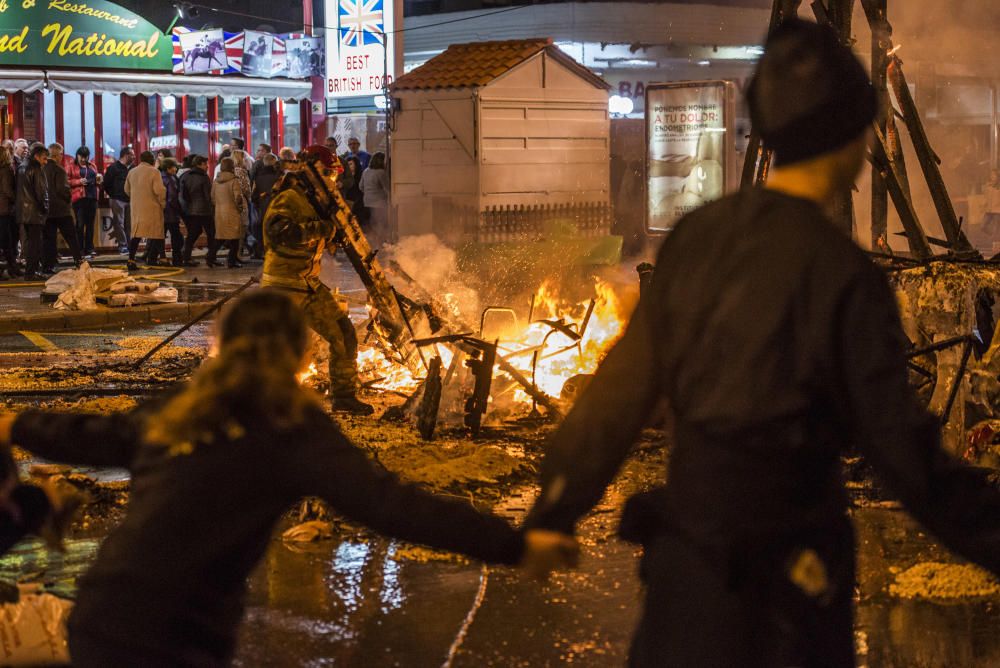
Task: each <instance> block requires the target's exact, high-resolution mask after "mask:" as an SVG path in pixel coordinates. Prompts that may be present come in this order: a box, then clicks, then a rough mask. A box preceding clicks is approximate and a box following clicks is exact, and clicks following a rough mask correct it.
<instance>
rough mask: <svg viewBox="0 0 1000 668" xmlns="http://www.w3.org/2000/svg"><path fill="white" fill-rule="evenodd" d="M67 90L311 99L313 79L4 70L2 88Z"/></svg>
mask: <svg viewBox="0 0 1000 668" xmlns="http://www.w3.org/2000/svg"><path fill="white" fill-rule="evenodd" d="M46 76H47V77H48V86H49V89H50V90H57V91H62V92H64V93H85V92H91V93H109V94H121V95H192V96H195V97H217V96H223V97H258V98H260V97H263V98H274V99H281V100H308V99H309V97H310V94H311V92H312V83H311V82H310V81H309V80H304V81H300V80H296V79H251V78H248V77H239V76H229V77H224V76H217V77H212V76H185V75H182V74H148V73H143V72H89V71H88V72H85V71H80V70H48V71H47V72H46V71H42V70H0V90H5V91H7V92H16V91H24V92H26V93H32V92H35V91H37V90H41V89H42V88H44V86H45V81H46Z"/></svg>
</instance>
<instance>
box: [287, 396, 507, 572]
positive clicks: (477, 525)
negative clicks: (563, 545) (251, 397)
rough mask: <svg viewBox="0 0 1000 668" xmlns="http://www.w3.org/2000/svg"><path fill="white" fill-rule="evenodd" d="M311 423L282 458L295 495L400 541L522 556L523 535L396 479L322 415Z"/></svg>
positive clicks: (499, 557)
mask: <svg viewBox="0 0 1000 668" xmlns="http://www.w3.org/2000/svg"><path fill="white" fill-rule="evenodd" d="M314 422H315V424H314V425H311V431H312V433H313V434H314V438H313V439H311V442H309V443H306V444H303V447H299V448H296V449H295V453H296V454H294V455H293V456H292V458H290V461H287V465H288V466H289V467H290V468H289V469H288V474H287V479H288V480H289V481H291V484H292V490H291V491H292V494H293V495H294V496H319V497H321V498H323V499H325V500H327V501H328V502H329V503H330V504H331V505H332V506H333V507H334V508H335V509H336V510H337V511H338V512H340V513H342V514H344V515H345V516H347V517H349V518H350V519H352V520H355V521H357V522H361V523H363V524H365V525H367V526H369V527H371V528H372V529H375V530H376V531H378V532H380V533H384V534H387V535H390V536H393V537H395V538H400V539H402V540H407V541H412V542H415V543H423V544H425V545H430V546H432V547H436V548H441V549H445V550H451V551H454V552H460V553H463V554H467V555H469V556H471V557H475V558H477V559H482V560H483V561H487V562H492V563H503V564H516V563H518V562H519V561H520V560H521V556H522V552H523V551H524V539H523V538H522V535H521V533H520V532H519V531H517V530H515V529H514V528H513V527H511V526H510V525H509V524H508V523H507V522H505V521H504V520H502V519H500V518H499V517H496V516H494V515H490V514H487V513H481V512H479V511H477V510H476V509H475V508H473V507H472V506H471V505H470V504H469V503H466V502H464V501H455V500H451V499H445V498H442V497H440V496H435V495H433V494H430V493H429V492H426V491H424V490H422V489H420V488H419V487H417V486H415V485H411V484H406V483H403V482H401V481H400V480H399V479H398V478H396V476H394V475H393V474H391V473H389V472H388V471H386V470H385V469H383V468H382V467H380V466H379V465H378V464H376V463H374V462H372V461H371V460H369V459H368V457H367V456H365V454H364V453H363V452H362V451H361V450H359V449H358V448H357V447H355V446H354V445H353V444H351V443H350V442H349V441H348V440H347V438H346V437H345V436H344V435H343V434H342V433H341V432H340V430H339V429H337V427H336V425H334V424H333V422H332V421H331V420H330V419H329V418H327V417H326V416H325V415H321V416H317V419H316V420H315V421H314Z"/></svg>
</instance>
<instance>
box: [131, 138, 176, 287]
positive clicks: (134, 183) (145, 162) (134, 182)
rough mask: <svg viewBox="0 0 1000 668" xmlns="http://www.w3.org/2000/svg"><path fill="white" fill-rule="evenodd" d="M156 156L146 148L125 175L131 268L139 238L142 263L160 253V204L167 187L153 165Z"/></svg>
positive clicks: (153, 262)
mask: <svg viewBox="0 0 1000 668" xmlns="http://www.w3.org/2000/svg"><path fill="white" fill-rule="evenodd" d="M155 162H156V158H155V157H154V156H153V154H152V153H151V152H149V151H143V152H142V154H141V155H140V156H139V164H138V165H136V166H135V168H134V169H132V170H130V171H129V173H128V176H127V177H126V178H125V194H126V195H128V197H129V203H130V208H131V213H132V238H131V239H130V240H129V244H128V268H129V270H135V269H136V268H137V267H136V264H135V254H136V252H137V251H138V250H139V242H140V241H141V240H143V239H145V240H146V264H148V265H150V266H152V265H156V264H157V263H158V262H159V259H160V258H161V257H163V250H164V249H163V247H164V242H163V238H164V233H163V229H164V228H163V207H165V206H166V205H167V189H166V188H165V187H164V185H163V178H162V177H161V176H160V170H158V169H157V168H156V167H154V166H153V165H154V163H155Z"/></svg>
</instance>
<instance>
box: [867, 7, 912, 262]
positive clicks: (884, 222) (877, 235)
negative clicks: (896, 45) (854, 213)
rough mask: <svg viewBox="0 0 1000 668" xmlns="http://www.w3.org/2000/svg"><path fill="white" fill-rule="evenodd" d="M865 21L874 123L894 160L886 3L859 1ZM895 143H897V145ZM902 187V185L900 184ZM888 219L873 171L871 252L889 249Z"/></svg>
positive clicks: (884, 194) (877, 174)
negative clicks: (875, 109) (874, 97)
mask: <svg viewBox="0 0 1000 668" xmlns="http://www.w3.org/2000/svg"><path fill="white" fill-rule="evenodd" d="M861 4H862V6H863V7H864V9H865V15H866V16H867V18H868V25H869V26H871V30H872V85H874V86H875V94H876V95H877V96H878V116H877V117H876V120H875V122H876V124H878V127H879V129H880V130H881V131H882V134H883V135H885V137H886V140H887V143H888V145H889V149H890V154H889V156H888V157H889V160H890V161H894V159H895V157H896V156H895V150H894V149H895V146H894V144H893V139H896V138H898V134H896V132H895V128H893V130H892V131H890V130H889V128H888V117H889V116H890V115H891V102H890V101H889V84H888V80H887V73H886V70H887V69H888V68H889V49H890V48H892V40H891V34H892V33H891V29H890V27H889V22H888V21H887V20H886V0H861ZM896 143H897V144H898V142H896ZM903 185H905V184H903ZM888 216H889V191H888V190H887V189H886V184H885V181H884V180H883V179H882V175H881V173H880V172H879V170H877V169H873V170H872V210H871V224H872V235H871V237H872V249H873V250H874V249H877V248H880V247H882V246H883V245H884V246H885V247H888V243H889V239H888Z"/></svg>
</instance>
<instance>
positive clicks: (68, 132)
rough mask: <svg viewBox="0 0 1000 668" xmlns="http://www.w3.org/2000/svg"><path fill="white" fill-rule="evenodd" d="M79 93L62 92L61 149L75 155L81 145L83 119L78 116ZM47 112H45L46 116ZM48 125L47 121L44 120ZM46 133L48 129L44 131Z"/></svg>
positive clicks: (80, 97)
mask: <svg viewBox="0 0 1000 668" xmlns="http://www.w3.org/2000/svg"><path fill="white" fill-rule="evenodd" d="M81 99H82V96H81V95H80V93H63V142H62V143H63V150H64V151H65V152H66V154H67V155H75V154H76V149H78V148H80V147H81V146H83V119H82V118H81V116H80V100H81ZM47 116H48V112H46V117H47ZM46 125H48V122H46ZM46 134H48V131H46Z"/></svg>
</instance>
